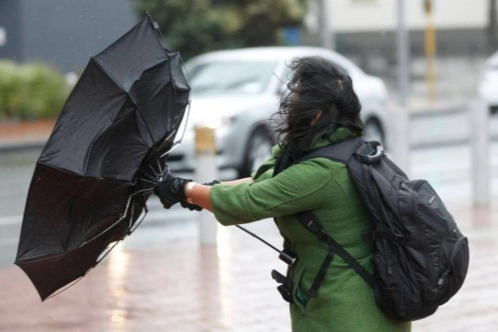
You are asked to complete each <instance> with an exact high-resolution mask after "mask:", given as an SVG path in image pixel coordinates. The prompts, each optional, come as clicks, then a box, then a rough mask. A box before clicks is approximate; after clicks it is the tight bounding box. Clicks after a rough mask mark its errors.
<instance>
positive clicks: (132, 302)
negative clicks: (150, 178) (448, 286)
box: [0, 201, 498, 332]
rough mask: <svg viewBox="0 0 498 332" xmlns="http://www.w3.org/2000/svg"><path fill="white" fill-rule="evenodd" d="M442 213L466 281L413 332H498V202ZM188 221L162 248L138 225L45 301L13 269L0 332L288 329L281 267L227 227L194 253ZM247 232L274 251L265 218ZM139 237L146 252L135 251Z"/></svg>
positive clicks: (1, 295) (1, 277) (7, 277)
mask: <svg viewBox="0 0 498 332" xmlns="http://www.w3.org/2000/svg"><path fill="white" fill-rule="evenodd" d="M449 208H450V209H451V211H453V213H454V214H455V216H456V218H457V220H458V221H459V224H460V227H461V228H462V230H463V231H464V233H465V234H466V235H468V236H469V238H470V243H471V266H470V271H469V274H468V278H467V281H466V283H465V285H464V287H463V288H462V289H461V291H460V292H459V293H458V294H457V295H456V296H455V297H454V298H453V299H452V300H451V301H450V302H449V303H447V304H445V305H444V306H442V307H441V308H440V310H439V311H438V312H437V313H436V314H435V315H434V316H432V317H430V318H428V319H425V320H422V321H418V322H415V323H414V325H413V331H418V332H431V331H434V332H436V331H437V332H450V331H451V332H457V331H462V332H463V331H472V332H484V331H486V332H488V331H498V314H497V313H498V255H497V254H496V253H497V252H498V227H497V226H498V201H496V202H494V204H493V206H492V207H491V208H489V209H471V208H469V207H468V206H465V205H461V204H451V205H450V206H449ZM164 213H165V216H167V213H168V211H165V212H164ZM192 213H193V212H192ZM145 222H147V220H146V221H145ZM185 223H186V224H185V225H184V226H183V227H185V232H187V233H188V236H184V237H181V238H180V237H177V238H169V239H168V237H167V236H165V237H164V241H162V240H161V234H155V235H154V236H151V235H147V234H149V233H150V234H154V233H157V232H158V231H159V229H158V230H155V229H153V228H151V226H145V227H144V228H139V229H138V230H137V231H136V233H135V234H132V236H131V237H129V238H128V239H126V240H125V241H124V243H123V246H122V247H118V248H116V249H117V250H114V251H113V253H112V254H111V255H109V257H108V258H107V259H106V260H105V261H104V262H103V263H102V264H101V265H99V266H97V267H96V268H95V269H93V270H91V271H90V273H89V274H88V275H87V276H86V277H85V278H83V279H82V280H81V281H80V282H79V283H77V284H76V285H75V286H73V287H72V288H70V289H68V290H67V291H66V292H64V293H61V294H59V295H57V296H55V297H53V298H51V299H49V300H47V301H46V302H43V303H41V302H40V300H39V298H38V295H37V294H36V292H35V289H34V288H33V286H32V285H31V284H30V281H29V280H28V278H27V277H26V276H25V275H24V273H23V272H22V271H21V270H20V269H19V268H17V267H12V268H7V269H3V270H0V285H1V288H0V299H2V300H1V301H0V331H23V332H24V331H41V332H42V331H47V332H48V331H85V332H86V331H120V332H121V331H130V332H131V331H133V332H134V331H137V332H138V331H192V332H197V331H240V332H245V331H248V332H249V331H251V332H253V331H289V330H290V328H289V318H288V314H287V306H286V303H285V302H283V300H281V299H280V295H279V294H278V293H277V291H276V289H275V286H276V284H275V283H274V281H273V280H271V278H270V271H271V270H272V269H274V268H276V269H277V270H281V271H283V270H284V267H285V266H284V264H283V263H281V262H280V261H279V260H278V259H277V256H276V254H275V253H274V252H273V251H272V250H271V249H269V248H267V247H266V246H264V245H262V244H260V243H259V242H257V241H256V240H255V239H254V238H252V237H251V236H249V235H247V234H246V233H244V232H242V231H240V230H238V229H236V228H234V227H228V228H226V227H221V226H220V227H219V234H218V240H219V241H218V246H217V247H210V246H201V245H200V244H199V243H198V240H197V228H196V224H195V221H192V220H191V221H185ZM141 227H142V226H141ZM248 227H249V228H250V229H251V230H253V231H256V232H257V233H258V234H259V235H261V236H263V237H264V238H265V239H267V240H268V241H270V242H271V243H273V244H275V245H277V246H279V245H280V243H281V240H280V238H279V235H278V233H277V232H276V230H275V227H274V225H273V222H272V221H271V220H264V221H261V222H259V223H255V224H252V225H249V226H248ZM165 231H167V228H166V229H165ZM142 232H143V234H142ZM143 236H150V237H149V239H150V246H148V247H146V248H144V247H143V246H134V245H133V243H134V241H135V240H136V239H138V238H139V237H143ZM360 332H362V331H360ZM365 332H367V331H365Z"/></svg>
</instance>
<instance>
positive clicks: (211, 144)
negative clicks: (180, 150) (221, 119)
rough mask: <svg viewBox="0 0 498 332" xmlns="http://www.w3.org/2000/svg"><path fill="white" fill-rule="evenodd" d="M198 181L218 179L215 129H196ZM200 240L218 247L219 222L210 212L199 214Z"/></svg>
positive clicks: (203, 211) (204, 243) (202, 242)
mask: <svg viewBox="0 0 498 332" xmlns="http://www.w3.org/2000/svg"><path fill="white" fill-rule="evenodd" d="M195 151H196V161H197V167H196V177H195V178H196V179H197V181H199V182H200V183H204V182H209V181H212V180H213V179H217V178H218V174H217V173H218V165H217V163H216V139H215V134H214V129H213V128H209V127H197V128H196V129H195ZM198 217H199V239H200V242H201V244H203V245H216V233H217V231H216V229H217V226H218V224H217V220H216V218H215V217H214V214H212V213H211V212H209V211H206V210H202V211H200V212H199V215H198Z"/></svg>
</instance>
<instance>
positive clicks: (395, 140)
mask: <svg viewBox="0 0 498 332" xmlns="http://www.w3.org/2000/svg"><path fill="white" fill-rule="evenodd" d="M396 9H397V13H396V14H397V22H398V26H397V29H398V31H397V57H398V87H399V90H398V106H397V107H395V108H391V112H392V114H391V116H390V117H389V119H390V127H391V135H390V137H391V139H390V144H389V148H390V150H391V151H392V154H393V160H394V161H395V162H396V163H397V164H398V165H399V166H400V167H401V169H403V171H405V173H407V174H409V173H410V153H409V149H410V133H409V108H408V105H407V104H408V103H407V99H408V94H409V91H408V90H409V89H408V84H409V71H408V68H409V48H408V47H409V40H408V34H407V32H406V27H405V3H404V0H398V5H397V8H396Z"/></svg>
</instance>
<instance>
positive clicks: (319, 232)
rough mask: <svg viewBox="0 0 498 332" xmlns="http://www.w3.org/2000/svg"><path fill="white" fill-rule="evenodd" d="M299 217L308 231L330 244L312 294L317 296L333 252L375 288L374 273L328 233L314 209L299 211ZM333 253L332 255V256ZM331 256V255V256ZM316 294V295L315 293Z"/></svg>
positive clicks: (313, 285)
mask: <svg viewBox="0 0 498 332" xmlns="http://www.w3.org/2000/svg"><path fill="white" fill-rule="evenodd" d="M296 216H297V218H298V220H299V222H300V223H301V225H303V226H304V228H306V229H307V230H308V231H310V232H311V233H313V234H315V235H316V237H317V238H318V240H320V241H324V242H326V243H327V244H328V246H329V252H328V254H327V257H325V260H324V262H323V263H322V266H321V267H320V271H319V272H318V274H317V276H316V277H315V280H314V281H313V284H312V286H311V289H310V291H309V293H310V295H312V296H316V294H317V292H318V288H319V287H320V284H321V283H322V282H323V279H324V278H325V274H326V272H327V268H328V266H329V265H330V263H331V262H332V258H333V254H334V253H337V254H338V255H339V256H340V257H341V258H342V259H343V260H344V261H345V262H346V263H347V264H348V265H349V266H350V267H351V268H352V269H353V270H354V271H355V272H356V273H357V274H358V275H359V276H360V277H362V278H363V280H365V282H366V283H367V284H368V285H369V286H370V287H371V288H372V289H374V288H375V279H374V277H373V275H372V274H370V273H369V272H368V271H367V270H366V269H365V268H364V267H363V266H362V265H361V264H360V263H358V261H357V260H356V259H355V258H354V257H353V256H351V254H350V253H348V252H347V251H346V249H344V248H343V247H342V246H341V245H340V244H339V243H338V242H337V241H336V240H334V238H332V237H331V236H330V235H328V234H327V233H326V232H325V231H324V229H323V227H322V225H321V223H320V220H319V219H318V218H317V217H316V216H315V214H314V213H313V212H312V211H304V212H299V213H297V215H296ZM331 255H332V256H331ZM329 256H331V257H329ZM313 294H315V295H313Z"/></svg>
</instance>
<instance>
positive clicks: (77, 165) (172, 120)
mask: <svg viewBox="0 0 498 332" xmlns="http://www.w3.org/2000/svg"><path fill="white" fill-rule="evenodd" d="M181 66H182V60H181V57H180V55H179V54H178V53H175V52H170V51H168V50H167V49H166V48H165V46H164V44H163V39H162V36H161V34H160V31H159V30H158V27H157V23H156V22H154V21H153V20H152V18H151V17H150V16H147V17H146V18H145V19H144V20H143V21H142V22H141V23H139V24H137V25H136V26H135V27H134V28H133V29H131V30H130V31H129V32H128V33H126V34H125V35H124V36H122V37H121V38H120V39H118V40H117V41H116V42H114V43H113V44H111V45H110V46H109V47H108V48H106V49H105V50H104V51H103V52H101V53H100V54H98V55H97V56H94V57H92V58H91V59H90V61H89V63H88V65H87V67H86V68H85V71H84V72H83V74H82V76H81V78H80V80H79V81H78V83H77V84H76V86H75V88H74V90H73V91H72V93H71V95H70V96H69V98H68V100H67V102H66V104H65V105H64V108H63V110H62V112H61V114H60V116H59V119H58V120H57V123H56V125H55V127H54V130H53V132H52V134H51V136H50V138H49V140H48V142H47V144H46V146H45V148H44V149H43V151H42V153H41V156H40V158H39V159H38V162H37V165H36V168H35V171H34V175H33V179H32V181H31V186H30V189H29V193H28V198H27V202H26V208H25V211H24V219H23V223H22V229H21V235H20V242H19V247H18V251H17V257H16V262H15V264H17V265H18V266H19V267H20V268H21V269H23V270H24V272H25V273H26V274H27V275H28V277H29V278H30V279H31V281H32V282H33V284H34V285H35V287H36V289H37V290H38V293H39V294H40V297H41V298H42V300H45V299H46V298H47V297H49V296H50V295H52V294H53V293H54V292H55V291H57V290H59V289H61V288H63V287H64V286H67V285H69V284H71V283H72V282H73V281H75V280H78V279H79V278H81V277H83V276H84V275H85V274H86V273H87V272H88V271H89V270H90V269H91V268H92V267H94V266H95V265H96V264H97V263H98V262H99V261H100V260H101V259H102V258H103V256H105V254H106V253H107V252H108V250H110V249H112V246H113V244H115V243H117V241H119V240H122V239H123V238H124V237H125V236H126V235H129V234H130V233H131V232H132V231H133V230H134V229H135V228H136V226H138V224H139V222H138V219H139V218H140V216H141V215H143V212H145V210H146V205H145V203H146V201H147V198H148V197H149V195H150V193H151V191H152V189H153V188H154V187H155V185H156V183H157V181H158V178H159V177H160V174H162V173H163V166H164V165H165V162H166V155H167V152H168V151H169V150H170V149H171V148H172V147H173V145H174V144H175V143H174V139H175V136H176V134H177V132H178V130H179V127H180V123H181V121H182V118H183V116H184V113H185V110H186V107H187V105H188V103H189V91H190V87H189V85H188V83H187V80H186V78H185V76H184V74H183V71H182V68H181Z"/></svg>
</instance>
